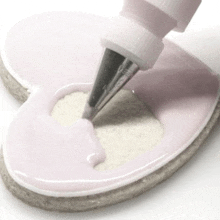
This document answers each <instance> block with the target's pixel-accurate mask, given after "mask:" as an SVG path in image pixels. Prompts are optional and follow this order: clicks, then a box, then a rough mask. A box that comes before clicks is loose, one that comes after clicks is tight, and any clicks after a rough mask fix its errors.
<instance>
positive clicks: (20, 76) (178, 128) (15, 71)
mask: <svg viewBox="0 0 220 220" xmlns="http://www.w3.org/2000/svg"><path fill="white" fill-rule="evenodd" d="M57 15H59V16H57ZM37 18H38V21H39V20H41V21H42V22H43V21H45V19H48V21H50V24H51V23H52V24H54V25H55V23H56V25H57V23H58V24H59V25H60V26H61V24H63V22H64V23H65V24H66V23H67V24H69V25H70V27H71V29H70V28H69V29H68V28H67V26H65V30H69V32H68V33H69V37H73V36H74V37H75V38H76V41H74V43H75V44H74V45H67V46H66V47H62V48H63V50H62V49H60V48H61V45H62V46H63V41H59V39H62V37H63V36H62V33H63V32H62V31H63V30H60V32H59V35H58V37H57V38H56V41H52V42H51V44H49V45H48V44H46V45H48V48H45V44H44V45H42V46H44V50H43V49H42V50H36V49H33V42H35V40H34V39H30V36H28V40H29V41H30V44H31V49H30V48H29V50H28V48H27V49H26V50H23V49H22V50H20V48H24V47H25V45H23V43H22V42H21V44H18V42H19V41H18V40H15V39H14V36H15V35H14V31H16V30H17V29H18V30H19V29H20V28H21V27H24V26H27V27H32V26H33V27H34V25H33V22H34V21H36V17H32V19H29V20H24V21H23V23H22V22H21V23H19V24H18V25H17V26H15V28H14V29H12V30H11V32H9V35H8V36H9V37H8V38H7V39H6V44H5V51H4V53H3V60H4V64H5V66H6V67H8V70H11V71H10V74H12V76H13V77H14V78H15V79H16V80H17V81H19V82H20V83H21V84H23V86H27V87H28V88H29V90H30V91H31V92H32V95H31V97H30V98H29V100H28V101H27V102H26V103H25V104H24V106H22V109H21V111H20V113H19V114H20V115H19V114H18V117H17V119H15V121H14V122H13V123H12V125H11V130H10V131H9V132H12V133H11V136H13V138H15V136H16V135H17V137H19V138H15V139H14V140H15V142H14V140H9V141H8V142H7V143H6V146H4V149H3V151H4V159H5V164H6V169H5V171H4V173H3V176H10V177H13V180H14V181H15V182H17V183H19V185H21V186H22V185H23V187H25V188H19V190H18V191H19V192H21V191H22V190H23V194H22V193H21V194H22V196H21V195H20V194H19V193H18V192H17V195H18V196H19V195H20V196H19V197H20V198H22V197H24V192H25V191H26V190H29V191H30V192H33V191H35V193H38V194H41V195H40V197H42V196H43V197H44V196H45V197H48V196H49V195H50V196H52V198H53V199H54V200H57V199H58V198H56V197H61V198H63V199H65V197H69V198H68V199H70V198H72V197H73V196H74V197H75V199H76V198H77V199H78V200H77V201H79V200H80V201H83V202H84V204H87V203H86V202H85V201H86V197H85V196H88V195H89V196H91V198H92V199H91V201H93V202H92V203H90V204H87V205H85V206H83V208H82V209H83V210H85V209H90V208H94V207H99V206H104V205H107V204H113V203H116V202H119V201H123V200H125V199H128V198H132V197H134V196H135V195H138V194H140V193H142V192H143V191H145V190H146V189H148V188H150V187H152V186H153V185H155V184H156V183H158V182H160V181H162V180H163V179H165V178H167V177H168V176H170V175H171V174H172V173H173V172H174V171H175V170H176V169H178V168H179V167H180V166H181V165H182V164H183V163H184V162H186V161H187V160H188V159H189V158H190V157H191V156H192V154H193V153H194V152H195V150H196V149H197V148H198V147H199V145H200V144H201V141H202V140H203V139H204V138H205V136H206V135H207V131H208V132H209V131H210V129H211V127H212V125H213V124H214V121H216V119H217V116H218V114H219V110H218V109H217V108H216V107H217V102H218V86H219V85H218V81H217V77H216V76H215V75H213V74H212V73H210V72H209V70H208V69H207V68H206V67H205V66H204V65H202V64H200V63H198V62H197V61H196V60H195V59H193V58H192V57H190V56H189V55H187V54H186V53H184V52H183V51H181V50H180V49H179V48H178V47H176V46H175V45H173V44H171V43H169V42H167V43H166V46H167V50H165V52H164V53H163V55H162V57H161V59H160V60H159V62H158V64H157V66H156V67H155V69H154V70H152V71H150V72H149V73H148V75H147V74H146V73H140V74H139V75H138V76H137V77H136V78H135V79H134V80H133V81H132V82H131V83H130V84H129V85H128V86H127V89H129V90H134V91H135V93H136V94H137V95H138V96H139V97H140V99H142V100H144V101H145V103H146V104H147V105H149V106H150V108H151V109H152V111H153V113H154V115H155V116H156V117H157V118H158V119H159V121H160V122H161V123H163V125H164V128H165V134H164V139H162V141H161V142H160V143H159V144H158V145H157V146H155V147H154V149H153V150H152V151H151V152H150V153H149V152H148V153H145V154H143V155H142V156H141V157H139V158H138V159H137V158H136V159H134V160H132V161H130V162H129V163H127V164H125V165H123V166H122V168H120V169H118V170H117V169H116V170H113V171H111V172H108V173H104V174H103V172H98V174H97V172H96V171H93V170H91V172H89V175H94V177H93V178H94V180H95V179H96V180H97V178H101V180H102V181H101V182H102V183H101V184H100V186H97V184H96V186H95V187H97V188H96V189H95V190H96V191H93V193H91V192H89V190H88V188H89V187H91V186H92V184H89V181H88V182H87V183H86V184H87V185H88V186H89V187H86V189H87V194H86V193H85V192H84V191H85V188H83V187H85V186H83V187H82V188H81V189H79V188H78V189H76V188H74V187H75V186H72V185H73V184H71V187H73V188H71V187H67V186H68V184H67V183H66V182H65V178H68V179H70V178H71V181H72V182H74V181H76V180H77V178H76V177H75V176H76V175H73V176H71V175H70V173H66V174H65V175H66V176H65V177H64V176H63V177H62V178H63V179H62V180H60V179H59V184H57V185H56V184H54V182H56V181H55V180H57V179H55V178H54V177H55V176H51V177H50V176H49V177H48V173H47V172H45V173H43V172H41V170H42V169H43V168H44V167H48V164H47V162H48V156H47V155H46V156H47V157H46V156H45V159H44V162H43V163H41V164H40V165H39V159H36V160H35V159H34V160H35V162H34V163H32V164H31V166H30V167H29V166H27V164H25V166H23V167H22V165H23V164H21V161H25V158H27V159H28V158H32V157H30V151H29V150H28V148H26V149H25V150H24V149H21V148H20V149H19V148H18V146H21V145H19V144H18V142H17V140H18V139H19V140H21V139H22V138H21V137H22V133H23V132H27V131H28V132H30V129H29V128H30V127H32V125H33V124H28V123H29V122H33V121H36V120H33V119H36V118H37V119H39V116H42V115H43V116H50V114H49V113H50V111H51V109H52V107H53V106H54V105H55V103H56V102H57V101H58V99H60V98H61V97H63V96H65V95H67V94H68V93H71V92H74V91H88V90H89V86H85V84H86V83H88V82H89V79H90V81H91V80H92V76H91V75H89V74H88V72H89V73H91V70H93V69H94V66H93V65H94V63H95V64H97V61H93V60H92V58H91V55H93V53H97V57H99V55H98V54H99V53H100V51H101V49H100V48H99V46H98V45H99V44H98V39H96V38H97V37H98V34H101V33H100V32H102V31H100V30H103V26H105V25H106V23H105V22H107V21H105V19H104V20H102V19H99V18H96V17H95V18H94V20H93V22H97V24H98V25H97V27H96V28H97V31H96V34H94V36H92V37H91V39H90V38H89V39H90V40H91V42H93V43H92V44H91V42H90V41H89V43H90V45H91V47H88V45H84V40H83V39H84V38H82V35H83V36H84V35H85V38H86V39H87V38H88V36H87V34H86V32H85V30H87V29H88V27H89V24H90V22H92V21H90V20H91V17H89V18H87V16H84V15H79V14H71V13H70V14H68V15H67V14H65V13H52V14H44V15H42V16H38V17H37ZM58 18H59V19H58ZM58 20H59V22H60V23H59V22H57V21H58ZM79 20H80V22H81V23H80V25H79ZM85 20H86V22H82V21H85ZM70 21H71V22H70ZM73 21H74V25H75V28H74V34H73V33H72V31H73V29H72V27H73V24H72V22H73ZM100 21H101V22H100ZM53 22H54V23H53ZM68 22H70V23H68ZM26 23H28V25H26ZM82 23H83V24H86V25H85V26H83V25H82ZM24 24H25V25H24ZM38 25H39V23H38ZM99 25H100V26H99ZM43 27H44V30H45V26H43ZM52 27H53V25H52ZM16 28H17V29H16ZM38 28H42V27H41V26H40V25H39V26H38ZM81 28H84V31H82V29H81ZM47 29H48V33H47V31H46V34H49V33H50V34H49V36H51V33H52V32H51V30H50V29H49V27H48V28H46V30H47ZM55 30H56V31H57V28H55V29H54V31H55ZM77 30H78V31H77ZM99 31H100V32H99ZM23 33H25V32H23ZM39 33H40V34H41V33H42V32H39ZM43 34H45V32H44V33H43ZM10 36H11V37H10ZM25 36H27V33H25ZM56 36H57V35H56ZM19 37H21V36H18V38H19ZM23 37H24V36H22V38H23ZM38 37H39V36H38ZM41 37H42V38H40V39H43V37H44V39H45V35H44V36H41ZM52 37H53V38H54V34H52ZM65 37H67V34H66V32H65ZM93 37H94V38H93ZM77 38H79V39H80V41H79V40H78V41H77ZM49 39H50V38H49ZM49 41H51V40H49ZM14 42H16V45H15V43H14ZM65 42H69V41H68V40H67V39H66V40H65ZM13 43H14V44H13ZM27 45H28V43H27ZM55 46H56V47H55ZM71 47H73V48H74V50H73V51H72V52H71V56H76V55H75V54H77V56H78V57H72V58H73V60H77V61H78V62H75V63H74V64H72V62H70V60H68V59H66V57H67V54H66V51H67V48H68V49H69V48H71ZM11 48H13V53H11V51H12V49H11ZM35 48H39V45H35ZM55 48H57V50H54V49H55ZM86 48H91V51H88V49H86ZM96 48H97V49H96ZM98 48H99V49H98ZM50 49H51V50H53V53H52V52H51V51H50ZM22 51H24V52H25V53H24V54H23V55H22V56H19V57H18V56H17V54H19V53H22ZM44 51H46V52H45V56H48V54H50V56H49V58H48V57H47V59H48V60H47V62H46V63H47V65H45V63H44V62H43V60H44V59H43V58H41V59H40V60H38V61H39V62H37V63H38V66H36V60H37V58H38V57H39V55H40V56H42V53H44ZM48 51H49V52H48ZM61 51H63V52H61ZM85 51H86V53H85ZM32 52H33V54H32ZM68 53H69V50H68ZM61 54H62V55H63V56H61ZM88 54H89V55H88ZM20 57H22V59H24V60H22V59H20ZM92 57H95V59H96V56H94V55H93V56H92ZM18 58H19V59H18ZM80 58H81V59H80ZM82 58H83V59H82ZM57 59H60V60H62V62H59V63H61V64H57V61H56V60H57ZM79 60H80V62H79ZM81 60H83V61H82V62H81ZM85 60H91V63H89V66H86V67H85V64H84V61H85ZM24 61H25V62H24ZM65 62H66V63H65ZM21 64H22V66H21ZM55 64H56V65H57V66H55V67H54V65H55ZM23 65H24V66H25V68H24V66H23ZM59 65H60V66H59ZM9 66H10V68H9ZM27 67H28V68H27ZM54 69H55V71H54ZM70 69H72V71H70ZM41 72H42V74H39V73H41ZM73 72H75V73H77V74H72V73H73ZM78 72H80V73H81V74H78ZM59 73H61V75H60V74H59ZM51 74H52V75H51ZM61 76H62V77H61ZM64 76H65V77H64ZM4 77H5V76H4ZM51 78H53V79H54V81H53V84H52V85H51V83H50V82H49V84H48V79H51ZM70 80H71V82H73V83H72V85H70V86H69V85H68V82H69V81H70ZM9 82H10V80H9ZM9 84H10V83H8V85H9ZM201 85H202V86H201ZM10 88H12V87H11V86H10ZM57 91H59V92H57ZM54 94H55V95H54ZM42 99H43V101H42ZM46 103H47V104H46ZM48 103H49V104H48ZM192 104H193V105H192ZM35 105H37V106H38V107H37V109H36V106H35ZM45 105H46V107H45ZM31 106H33V107H31ZM42 106H44V107H43V109H45V110H44V111H46V114H45V113H44V112H43V111H42V108H41V107H42ZM33 113H34V114H33ZM30 115H31V116H30ZM211 115H213V117H212V120H211ZM19 117H20V118H19ZM29 117H31V120H30V118H29ZM32 117H33V118H32ZM42 119H43V120H42ZM45 119H46V120H48V121H50V123H51V125H52V126H51V125H48V124H44V123H45V121H46V120H45ZM21 121H22V123H24V122H25V123H24V124H25V126H23V125H22V126H21V127H22V128H21V133H20V134H17V133H18V132H17V131H16V130H17V129H16V128H17V126H19V125H21ZM140 121H141V119H140ZM208 121H209V122H210V123H209V124H208V126H207V128H206V129H207V130H203V129H204V128H205V126H206V125H207V123H208ZM192 122H193V123H192ZM40 123H41V126H38V125H36V124H35V126H36V127H38V129H39V128H40V127H41V128H42V127H43V126H45V125H46V126H47V125H48V126H49V127H48V128H49V129H48V128H47V129H45V130H44V135H45V134H46V132H48V131H51V130H53V129H54V128H55V127H56V126H57V125H54V124H53V123H54V122H51V119H48V118H44V117H41V121H40ZM42 123H43V124H42ZM16 124H17V126H16ZM27 125H28V126H30V127H29V128H28V127H27ZM42 125H43V126H42ZM36 127H35V128H36ZM58 127H59V129H61V130H62V128H61V126H58ZM27 129H28V130H27ZM202 130H203V132H202ZM15 131H16V132H15ZM15 133H16V134H15ZM30 134H31V135H33V133H31V132H30ZM50 135H54V133H51V134H47V135H46V136H44V137H45V138H48V137H50ZM32 137H33V136H32ZM39 137H41V138H42V136H39ZM39 137H38V138H39ZM197 137H199V138H198V139H197V141H196V142H195V143H194V144H192V143H193V141H194V140H195V139H196V138H197ZM36 138H37V137H36ZM61 140H62V138H61ZM21 141H22V142H21V143H24V142H25V143H27V140H26V137H25V138H23V140H21ZM14 143H15V144H14ZM45 143H49V145H48V144H46V147H48V146H49V147H50V144H51V143H50V141H48V140H47V142H45V141H44V145H45ZM55 143H58V141H56V142H55ZM30 144H31V145H33V143H30ZM30 144H29V145H30ZM14 145H16V146H14ZM17 145H18V146H17ZM12 146H13V147H12ZM36 146H39V144H37V145H36ZM32 147H33V146H32ZM15 148H16V149H15ZM59 148H60V145H59V146H57V149H59ZM29 149H30V148H29ZM34 149H35V152H34V153H36V152H38V155H39V156H41V154H42V151H43V150H42V148H37V147H36V148H34ZM50 149H51V148H49V150H50ZM64 149H66V148H64ZM12 152H13V154H12ZM20 152H24V155H22V156H23V158H21V157H20V156H18V155H20ZM93 153H94V152H93ZM99 153H100V152H98V154H99ZM6 155H7V156H6ZM12 155H13V157H14V158H15V157H16V158H19V159H18V160H16V161H14V160H13V161H12V158H13V157H12ZM57 155H60V152H59V151H56V152H54V157H52V158H51V161H54V158H57ZM64 155H65V157H64V160H66V158H68V155H69V153H68V152H66V154H64ZM21 159H22V160H21ZM71 160H72V158H70V159H69V161H71ZM41 161H42V158H41ZM152 162H154V163H152ZM25 163H28V161H27V160H26V162H25ZM95 163H96V162H93V165H94V164H95ZM29 165H30V164H29ZM60 165H61V166H60V167H59V169H60V170H61V171H62V169H63V170H67V169H66V168H67V167H69V165H70V164H65V163H63V164H60ZM27 167H29V168H30V171H29V170H27ZM40 167H42V168H40ZM18 168H19V169H18ZM33 169H36V170H37V172H38V173H35V174H34V175H33V176H31V175H32V174H33V172H31V170H33ZM50 169H51V170H53V169H56V167H54V164H52V166H51V167H49V170H48V172H49V173H51V170H50ZM140 170H141V171H140ZM7 171H9V174H7ZM131 172H133V173H132V177H131V178H127V179H126V178H125V180H123V178H121V177H122V176H123V175H126V174H129V173H131ZM22 174H25V175H26V176H27V178H26V177H24V175H23V176H22ZM27 174H28V175H27ZM96 174H97V176H96ZM133 174H135V175H133ZM37 175H39V176H38V180H37V179H36V176H37ZM128 176H129V175H128ZM45 177H48V178H49V179H45ZM56 178H57V177H56ZM59 178H60V177H59ZM74 178H76V179H74ZM106 178H107V180H106ZM112 178H118V180H117V182H116V183H114V184H115V185H114V184H112V185H111V181H110V179H112ZM39 179H40V180H44V182H43V183H42V181H39ZM78 179H79V178H78ZM108 179H109V181H108ZM5 180H6V184H7V183H8V184H7V185H13V184H12V181H11V180H10V181H9V180H8V181H7V179H6V178H5ZM53 180H54V182H51V181H53ZM90 180H91V179H90ZM103 182H104V185H105V187H106V186H107V187H106V188H105V189H104V190H103V189H102V190H100V189H101V188H102V184H103ZM108 184H109V185H108ZM30 185H31V186H30ZM55 185H56V186H55ZM58 185H59V186H58ZM16 186H18V185H16ZM32 186H34V187H32ZM53 186H54V188H53ZM45 187H46V188H45ZM64 188H65V190H67V191H66V192H62V190H63V189H64ZM15 189H17V187H15ZM45 189H46V191H45ZM77 190H78V191H77ZM80 190H81V191H80ZM93 190H94V188H93ZM14 193H15V192H14ZM74 193H75V194H74ZM84 193H85V194H84ZM108 195H109V196H108ZM79 196H80V199H79ZM110 197H111V198H112V199H109V198H110ZM50 198H51V197H50ZM52 198H51V199H52ZM81 199H82V200H81ZM25 200H26V201H28V202H29V203H32V204H33V205H36V204H38V203H39V202H33V201H29V200H31V199H30V198H27V197H26V199H25ZM51 201H52V200H51ZM94 201H96V202H94ZM100 201H103V202H101V203H100ZM104 201H105V202H104ZM80 204H81V203H80ZM91 204H93V205H91ZM43 206H45V207H44V208H47V207H46V205H45V204H44V205H43ZM80 206H81V205H80ZM71 207H72V210H78V209H79V206H75V207H74V205H73V206H71ZM51 209H53V208H51ZM54 209H59V205H57V206H56V208H55V207H54ZM60 209H61V208H60ZM63 209H64V208H63ZM68 209H69V208H67V209H66V210H68ZM70 209H71V208H70ZM70 211H71V210H70Z"/></svg>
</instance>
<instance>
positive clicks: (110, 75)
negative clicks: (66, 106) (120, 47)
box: [82, 49, 139, 121]
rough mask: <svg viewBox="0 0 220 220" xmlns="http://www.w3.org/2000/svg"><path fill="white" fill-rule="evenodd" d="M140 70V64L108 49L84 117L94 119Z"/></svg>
mask: <svg viewBox="0 0 220 220" xmlns="http://www.w3.org/2000/svg"><path fill="white" fill-rule="evenodd" d="M138 70H139V67H138V65H136V64H135V63H133V62H132V61H130V60H128V59H127V58H126V57H124V56H122V55H120V54H118V53H116V52H114V51H112V50H110V49H106V51H105V54H104V57H103V60H102V63H101V66H100V68H99V72H98V75H97V77H96V81H95V84H94V86H93V89H92V91H91V93H90V97H89V100H88V102H87V104H86V106H85V109H84V113H83V116H82V117H83V118H86V119H88V120H90V121H92V120H93V118H94V117H95V116H96V115H97V113H98V112H99V111H100V110H101V109H102V108H103V107H104V106H105V105H106V104H107V103H108V102H109V101H110V100H111V98H112V97H113V96H114V95H115V94H116V93H117V92H118V91H119V90H120V89H121V88H122V87H123V86H124V85H125V84H126V83H127V82H128V81H129V80H130V79H131V78H132V77H133V76H134V75H135V74H136V73H137V71H138Z"/></svg>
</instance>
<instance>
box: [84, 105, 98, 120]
mask: <svg viewBox="0 0 220 220" xmlns="http://www.w3.org/2000/svg"><path fill="white" fill-rule="evenodd" d="M95 114H96V111H95V108H94V107H91V106H90V105H89V104H88V103H87V104H86V106H85V108H84V112H83V115H82V118H85V119H88V120H90V121H92V119H93V118H94V117H95Z"/></svg>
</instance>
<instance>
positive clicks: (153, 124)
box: [51, 90, 163, 171]
mask: <svg viewBox="0 0 220 220" xmlns="http://www.w3.org/2000/svg"><path fill="white" fill-rule="evenodd" d="M87 98H88V94H86V93H83V92H75V93H72V94H69V95H66V96H65V97H64V98H62V99H60V100H59V101H58V102H57V104H56V105H55V106H54V108H53V110H52V113H51V115H52V117H53V118H54V119H55V120H56V121H58V122H59V123H60V124H61V125H63V126H70V125H72V124H73V123H74V122H75V121H76V120H78V119H79V118H81V116H82V113H83V110H84V106H85V103H86V101H87ZM93 124H94V128H95V131H96V134H97V137H98V138H99V140H100V143H101V144H102V147H103V148H104V149H105V153H106V160H105V162H104V163H101V164H98V165H97V166H96V167H95V169H97V170H99V171H102V170H110V169H115V168H116V167H119V166H120V165H122V164H124V163H126V162H128V161H130V160H132V159H134V158H135V157H137V156H139V155H141V154H143V153H145V152H147V151H150V150H152V149H153V148H154V146H156V145H157V144H158V143H159V141H160V140H161V139H162V136H163V126H162V125H161V123H160V122H159V121H158V120H157V119H156V118H155V117H154V115H153V114H152V113H151V112H150V111H149V109H148V108H147V106H146V104H145V103H144V102H142V101H141V100H140V99H139V98H138V97H137V96H136V95H135V94H134V93H133V92H131V91H128V90H121V91H120V92H119V93H118V94H117V95H116V96H115V97H114V98H113V99H112V100H111V101H110V102H109V103H108V104H107V105H106V106H105V107H104V108H103V109H102V111H100V113H99V114H98V115H97V116H96V118H95V119H94V121H93Z"/></svg>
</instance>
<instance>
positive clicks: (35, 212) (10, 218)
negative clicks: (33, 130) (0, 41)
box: [0, 0, 220, 220]
mask: <svg viewBox="0 0 220 220" xmlns="http://www.w3.org/2000/svg"><path fill="white" fill-rule="evenodd" d="M121 3H122V1H121V0H115V1H113V0H78V1H74V0H72V1H66V0H62V1H61V0H58V1H46V0H38V1H33V0H29V1H25V0H19V1H16V0H4V1H1V3H0V32H1V33H3V31H4V26H5V25H6V26H7V25H10V24H12V23H13V22H16V21H18V20H19V19H20V18H23V17H26V16H28V15H31V14H34V13H38V12H44V11H53V10H76V9H78V10H83V11H93V12H95V13H98V14H105V15H114V14H116V13H117V12H118V10H119V8H120V6H121ZM219 9H220V1H219V0H203V2H202V5H201V7H200V8H199V10H198V12H197V14H196V15H195V17H194V19H193V20H192V22H191V24H190V26H189V27H188V29H187V31H186V33H184V34H181V35H180V34H176V33H172V34H171V35H169V38H170V39H172V40H174V41H175V42H176V43H178V44H179V45H181V47H183V48H184V49H186V50H187V51H189V52H190V53H192V54H194V55H195V56H197V57H198V58H199V59H201V60H202V61H203V62H205V63H206V64H207V65H208V66H209V67H210V68H212V69H213V70H215V71H216V72H218V73H220V13H219ZM19 106H20V104H19V103H18V102H17V101H16V100H14V98H13V97H12V96H11V95H9V94H8V92H7V91H6V90H5V88H4V87H3V85H2V83H1V82H0V142H1V143H2V142H3V140H4V137H5V134H6V129H7V126H8V124H9V122H10V121H11V120H12V118H13V115H14V114H15V113H16V111H17V110H18V108H19ZM219 205H220V121H218V122H217V125H216V127H215V129H214V131H213V132H212V133H211V134H210V136H209V138H208V140H207V141H206V143H205V144H204V145H203V146H202V147H201V148H200V149H199V151H198V153H197V154H196V155H195V156H194V157H193V158H192V159H191V160H190V161H189V162H188V163H187V164H186V165H185V166H184V167H183V168H181V169H180V170H179V171H178V172H177V173H176V174H175V175H173V176H172V177H171V178H170V179H168V180H167V181H165V182H163V183H162V184H160V185H158V186H157V187H155V188H153V189H152V190H150V191H149V192H147V193H145V194H143V195H141V196H139V197H138V198H135V199H133V200H131V201H127V202H124V203H121V204H117V205H114V206H112V207H107V208H102V209H99V210H95V211H90V212H85V213H57V212H48V211H43V210H40V209H37V208H33V207H30V206H28V205H26V204H24V203H22V202H21V201H19V200H18V199H17V198H15V197H13V196H12V195H11V194H10V192H8V191H7V190H6V188H5V186H4V185H3V183H2V180H1V179H0V220H15V219H16V220H30V219H32V220H41V219H42V220H43V219H44V220H49V219H50V220H51V219H53V220H58V219H62V220H70V219H77V220H82V219H83V220H87V219H94V220H97V219H102V220H107V219H108V220H110V219H118V220H122V219H123V220H125V219H126V220H127V219H129V220H130V219H131V220H133V219H135V220H142V219H143V220H147V219H151V220H186V219H187V220H220V208H219Z"/></svg>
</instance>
